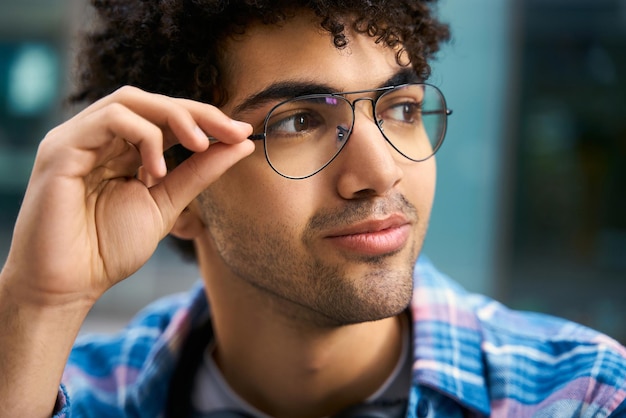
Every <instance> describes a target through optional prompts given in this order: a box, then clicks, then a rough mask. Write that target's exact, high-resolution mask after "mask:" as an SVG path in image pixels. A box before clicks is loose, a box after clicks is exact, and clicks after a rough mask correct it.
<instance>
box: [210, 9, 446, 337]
mask: <svg viewBox="0 0 626 418" xmlns="http://www.w3.org/2000/svg"><path fill="white" fill-rule="evenodd" d="M348 36H349V46H348V48H346V49H344V50H338V49H337V48H335V46H334V45H333V44H332V40H331V38H330V36H329V34H328V33H327V32H325V31H323V30H321V29H320V28H319V26H318V25H317V24H316V23H315V22H314V21H312V20H311V18H310V16H304V17H302V16H301V17H297V18H294V19H292V20H289V21H288V22H287V23H285V24H284V25H281V26H280V27H279V26H263V25H255V26H252V27H251V28H249V29H248V30H247V31H246V33H245V35H244V36H241V37H240V38H238V39H237V40H232V41H229V42H228V43H227V45H226V48H225V51H227V52H226V54H227V58H226V62H225V65H224V66H223V70H224V73H225V79H226V80H225V82H226V88H227V91H228V92H229V99H228V103H227V104H226V105H225V106H224V107H223V110H224V111H225V112H226V113H227V114H229V115H230V116H231V117H233V118H235V119H239V120H244V121H246V122H249V123H251V124H252V126H253V127H254V128H255V133H259V132H262V130H263V120H264V118H265V115H266V114H267V112H268V111H269V110H270V109H271V108H272V107H273V106H274V105H276V104H277V103H278V102H280V101H282V100H284V99H286V98H289V95H290V94H291V93H286V95H285V97H283V98H282V99H281V98H275V99H274V98H272V99H271V100H266V101H263V102H262V103H260V104H258V103H254V105H253V106H246V107H245V108H244V109H241V104H242V103H247V104H250V98H252V97H257V96H258V94H259V93H260V92H263V91H267V89H269V88H270V87H272V86H276V85H278V84H281V83H285V82H290V83H292V84H293V85H300V86H301V87H304V90H307V89H308V88H309V87H310V89H311V90H312V91H311V92H315V91H316V90H317V89H321V88H324V89H326V90H327V89H330V90H332V91H336V92H340V91H357V90H363V89H372V88H376V87H380V86H381V85H385V84H386V82H388V80H390V79H392V78H393V77H394V76H395V75H397V74H399V73H402V72H403V71H406V68H405V67H402V66H400V65H399V64H397V63H396V52H397V51H395V50H392V49H389V48H385V47H383V46H381V45H377V44H376V43H375V42H374V40H373V39H372V38H369V37H367V36H364V35H357V34H353V33H351V32H348ZM295 90H298V89H294V91H295ZM361 96H363V95H360V96H359V95H354V96H352V97H348V98H349V99H350V100H353V99H354V98H357V97H361ZM369 96H370V97H372V94H369ZM434 189H435V163H434V158H431V159H429V160H426V161H424V162H420V163H414V162H411V161H409V160H407V159H406V158H404V157H403V156H401V155H400V154H399V153H398V152H397V151H395V150H394V149H393V148H392V147H391V146H390V145H389V144H388V143H387V142H386V141H385V139H384V138H383V136H382V135H381V133H380V131H379V129H378V128H377V126H376V124H375V122H374V121H373V119H372V111H371V102H369V101H360V102H358V104H357V105H356V120H355V125H354V129H353V132H352V135H351V136H350V138H349V140H348V142H347V144H346V145H345V148H344V149H343V150H342V151H341V153H340V154H339V155H338V157H337V158H336V159H335V160H334V161H333V162H332V163H331V164H330V165H329V166H328V167H326V168H325V169H324V170H322V171H321V172H319V173H318V174H316V175H314V176H312V177H310V178H307V179H303V180H290V179H286V178H284V177H281V176H280V175H278V174H277V173H276V172H274V171H273V170H272V169H271V167H270V166H269V165H268V164H267V162H266V160H265V157H264V152H263V146H262V144H261V143H260V142H258V143H257V149H256V151H255V152H254V153H253V154H252V155H251V156H250V157H248V158H246V159H244V160H243V161H241V162H240V163H239V164H237V165H236V166H235V167H233V168H232V169H230V170H229V171H228V172H227V173H226V174H225V175H224V176H223V177H222V178H221V179H220V180H219V181H218V182H216V183H214V184H213V185H212V186H211V187H210V188H209V189H208V190H207V191H206V192H205V193H203V194H202V195H201V196H200V198H199V208H200V211H201V215H202V218H203V220H204V222H205V224H206V225H207V228H208V233H209V234H210V236H211V237H212V240H213V242H214V244H215V245H214V249H213V250H214V251H217V252H218V253H219V256H220V257H221V258H222V260H223V261H224V263H225V264H226V266H227V267H228V269H229V270H230V271H232V273H233V274H235V275H236V276H238V277H239V278H240V279H242V280H244V281H245V282H246V283H248V284H249V285H251V286H252V287H253V288H254V289H255V291H258V292H259V293H260V294H262V295H265V296H266V297H268V298H270V299H272V302H271V303H272V304H274V306H279V307H280V308H281V309H286V312H289V313H290V315H291V316H292V317H293V318H302V319H303V320H306V321H309V322H311V321H312V322H313V323H315V324H319V325H331V326H335V325H341V324H348V323H355V322H362V321H369V320H376V319H381V318H384V317H388V316H392V315H395V314H397V313H399V312H400V311H402V310H403V309H404V308H405V307H406V306H407V304H408V302H409V300H410V297H411V291H412V272H413V265H414V262H415V260H416V258H417V255H418V253H419V251H420V250H421V247H422V243H423V240H424V235H425V232H426V229H427V224H428V218H429V214H430V209H431V205H432V200H433V195H434ZM231 279H232V278H224V280H231Z"/></svg>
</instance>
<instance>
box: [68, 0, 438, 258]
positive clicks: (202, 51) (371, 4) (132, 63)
mask: <svg viewBox="0 0 626 418" xmlns="http://www.w3.org/2000/svg"><path fill="white" fill-rule="evenodd" d="M91 1H92V5H93V6H94V8H95V11H96V14H95V21H94V25H93V27H92V28H91V29H90V31H89V32H88V33H86V34H85V35H84V37H83V44H82V45H81V49H80V51H79V54H78V57H77V58H78V59H77V65H78V67H77V70H78V74H77V76H78V77H77V80H76V91H75V92H74V93H73V94H72V95H71V96H70V98H69V99H70V102H72V103H79V102H91V101H95V100H97V99H99V98H101V97H104V96H106V95H108V94H110V93H112V92H113V91H115V90H116V89H118V88H119V87H121V86H123V85H133V86H135V87H139V88H141V89H143V90H146V91H150V92H153V93H161V94H165V95H169V96H175V97H186V98H189V99H194V100H199V101H202V102H205V103H210V104H213V105H216V106H220V105H221V104H223V103H225V101H226V100H227V97H228V92H226V91H224V89H223V88H222V87H221V84H222V83H221V73H220V56H221V55H222V54H221V50H220V47H221V45H222V44H223V43H224V41H225V40H226V39H227V38H228V37H231V36H234V35H238V34H242V33H244V32H245V30H246V27H247V26H248V25H250V24H251V23H252V22H260V23H263V24H268V25H272V24H280V23H281V22H284V21H286V20H288V19H289V17H290V16H291V15H293V13H295V12H297V11H298V10H302V9H306V10H310V11H312V12H313V13H314V14H315V15H316V16H317V17H318V18H319V23H320V26H321V28H323V29H324V30H326V31H328V33H329V36H331V37H332V40H333V42H334V45H335V46H336V47H337V48H344V47H346V46H347V44H348V42H349V41H348V38H347V37H346V36H345V33H344V32H345V28H346V24H349V25H351V28H352V29H353V30H355V31H356V32H357V33H361V34H366V35H368V36H371V37H372V38H374V40H375V41H376V42H377V43H383V44H385V45H387V46H389V47H393V48H396V49H397V51H398V52H397V56H396V59H397V61H398V63H401V64H402V65H411V66H412V68H413V69H414V71H415V72H416V74H418V75H419V76H420V77H421V78H422V79H424V80H425V79H427V78H428V77H429V75H430V66H429V61H430V60H431V59H432V58H434V55H435V54H436V53H437V52H438V51H439V49H440V45H441V43H442V42H445V41H447V40H449V38H450V33H449V28H448V26H447V25H446V24H444V23H442V22H440V21H439V20H438V19H437V18H436V17H435V14H434V10H433V7H432V4H434V3H435V2H436V0H339V1H330V0H91ZM176 152H181V151H175V153H176ZM169 157H170V158H173V160H175V161H180V160H182V159H183V158H184V156H183V155H170V156H169ZM175 241H176V244H177V246H178V247H179V249H180V250H182V254H183V255H184V256H186V257H188V258H190V259H193V258H195V253H194V251H193V246H192V245H191V243H189V242H184V241H180V240H175Z"/></svg>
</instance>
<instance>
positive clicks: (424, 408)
mask: <svg viewBox="0 0 626 418" xmlns="http://www.w3.org/2000/svg"><path fill="white" fill-rule="evenodd" d="M416 412H417V418H426V417H427V416H428V413H429V412H430V402H428V399H426V398H421V399H420V400H419V402H418V403H417V411H416Z"/></svg>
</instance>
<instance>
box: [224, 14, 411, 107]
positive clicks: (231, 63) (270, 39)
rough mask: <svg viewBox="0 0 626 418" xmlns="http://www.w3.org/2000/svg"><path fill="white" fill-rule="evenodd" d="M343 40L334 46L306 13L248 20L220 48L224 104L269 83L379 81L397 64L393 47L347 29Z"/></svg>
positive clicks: (350, 86)
mask: <svg viewBox="0 0 626 418" xmlns="http://www.w3.org/2000/svg"><path fill="white" fill-rule="evenodd" d="M348 26H349V25H346V36H347V38H348V46H347V47H345V48H343V49H338V48H337V47H335V45H334V44H333V42H332V36H331V35H330V34H329V33H328V32H327V31H325V30H324V29H322V28H321V27H320V24H319V21H318V20H316V19H315V17H314V16H313V15H310V14H300V15H297V16H295V17H293V18H290V19H289V20H287V21H286V22H284V23H281V24H280V25H263V24H260V23H259V24H253V25H251V26H250V27H249V28H247V29H246V32H245V34H244V35H242V36H239V37H237V38H236V39H229V40H228V41H227V42H226V44H225V48H224V51H226V52H225V55H224V58H223V64H224V65H223V70H224V71H223V73H224V74H223V80H224V83H225V86H224V87H226V89H227V91H228V95H229V101H228V103H227V104H226V106H224V110H225V111H226V112H228V110H229V109H232V108H234V107H235V106H236V105H237V104H238V103H239V102H241V101H242V100H244V99H245V98H246V97H249V96H251V95H253V94H254V93H256V92H258V91H261V90H263V89H265V88H267V87H268V86H270V85H272V84H276V83H281V82H285V81H296V82H300V81H304V82H311V83H317V84H324V85H328V86H332V87H333V88H334V89H335V91H353V90H361V89H367V88H372V87H376V86H378V85H379V84H380V83H382V82H384V81H385V80H387V79H389V77H390V76H391V75H392V74H394V73H396V72H397V71H398V70H399V69H401V68H403V67H401V66H400V65H399V64H398V63H397V61H396V53H397V50H395V49H391V48H389V47H386V46H384V45H382V44H377V43H376V42H375V41H374V39H373V38H370V37H369V36H367V35H361V34H357V33H355V32H353V31H351V30H349V29H348Z"/></svg>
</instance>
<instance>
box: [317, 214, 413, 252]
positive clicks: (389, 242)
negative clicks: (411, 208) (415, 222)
mask: <svg viewBox="0 0 626 418" xmlns="http://www.w3.org/2000/svg"><path fill="white" fill-rule="evenodd" d="M410 232H411V225H410V223H409V222H408V221H407V219H406V218H405V217H404V216H402V215H393V216H390V217H387V218H385V219H371V220H366V221H363V222H359V223H356V224H353V225H350V226H347V227H345V228H341V229H339V230H337V231H332V232H331V233H329V234H328V235H327V237H326V238H327V239H328V240H329V241H330V242H331V243H332V244H333V245H335V246H337V247H339V248H340V249H342V250H344V251H350V252H354V253H359V254H362V255H367V256H380V255H385V254H391V253H395V252H397V251H399V250H400V249H402V248H403V247H404V245H405V244H406V242H407V240H408V239H409V234H410Z"/></svg>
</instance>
